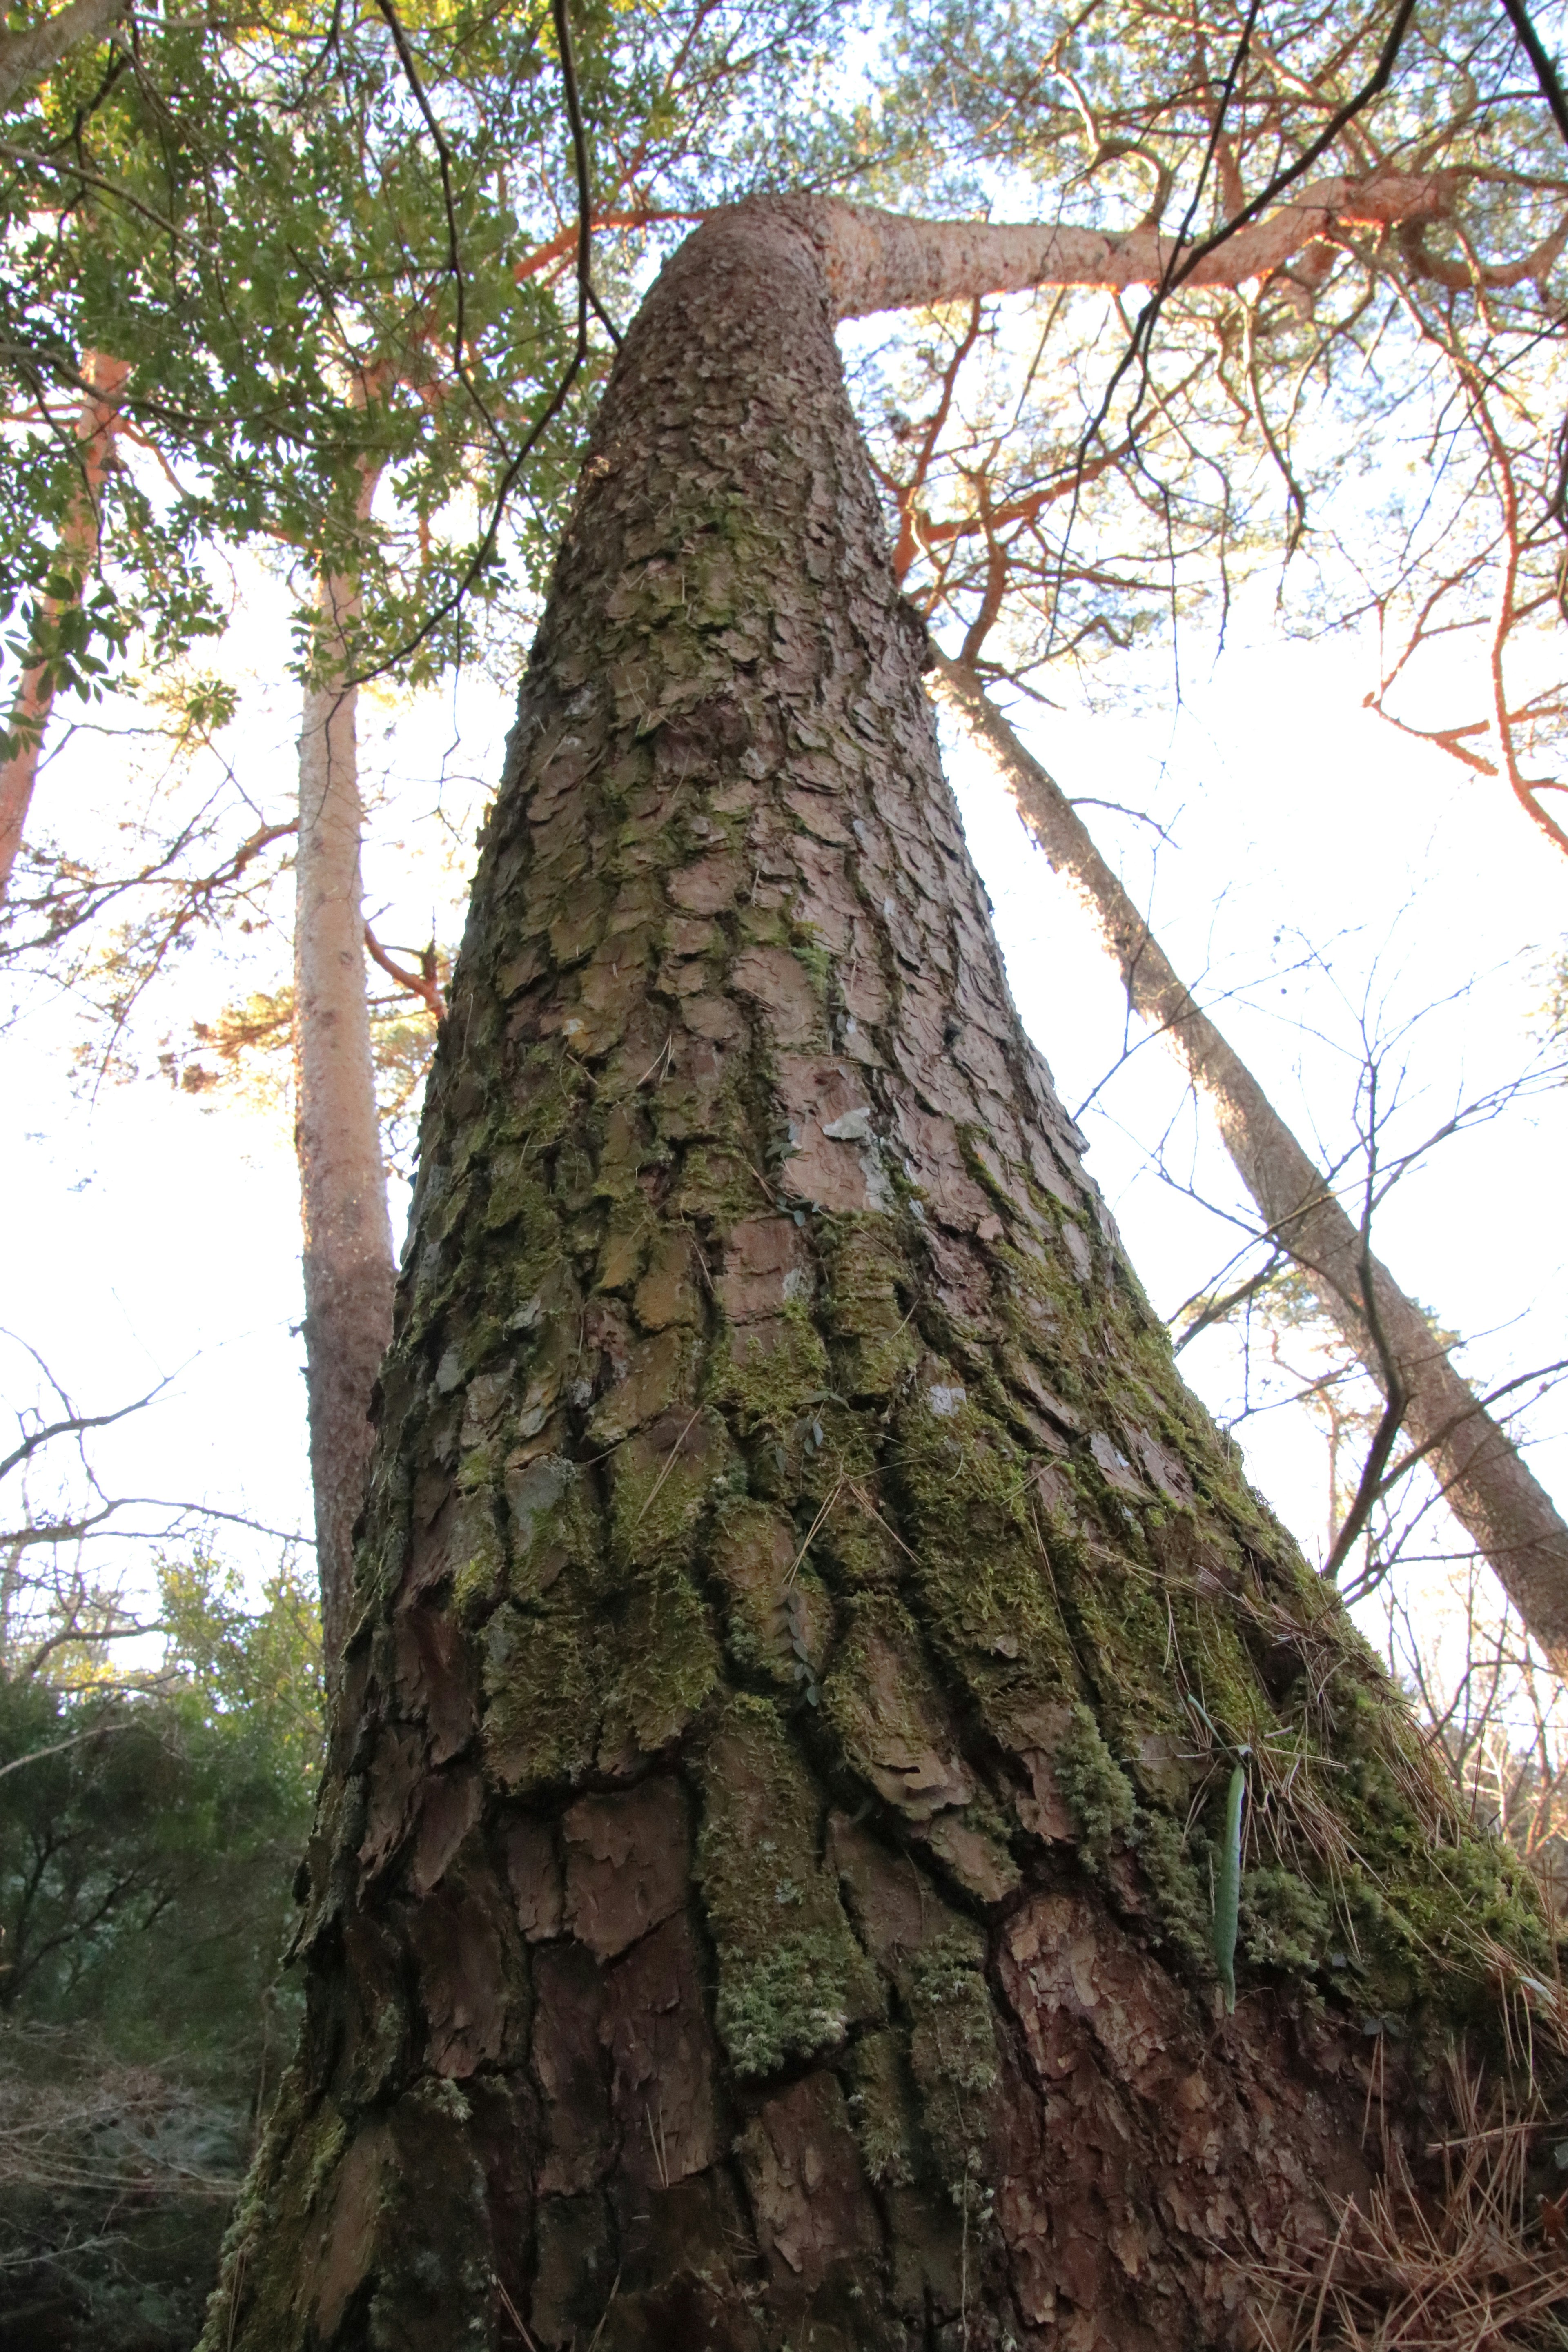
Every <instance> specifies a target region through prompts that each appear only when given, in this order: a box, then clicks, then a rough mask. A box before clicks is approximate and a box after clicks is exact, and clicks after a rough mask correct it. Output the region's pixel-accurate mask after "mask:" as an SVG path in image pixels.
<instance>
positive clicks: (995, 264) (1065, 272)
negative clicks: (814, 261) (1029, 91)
mask: <svg viewBox="0 0 1568 2352" xmlns="http://www.w3.org/2000/svg"><path fill="white" fill-rule="evenodd" d="M1455 184H1456V182H1455V175H1454V174H1453V173H1447V172H1430V173H1420V174H1410V173H1397V172H1382V173H1375V174H1373V175H1372V176H1371V177H1369V178H1366V179H1363V180H1356V179H1330V180H1316V181H1313V182H1312V183H1311V184H1310V186H1308V187H1305V188H1303V189H1302V190H1301V192H1300V195H1299V196H1298V197H1297V198H1296V199H1295V201H1294V202H1293V203H1291V204H1288V205H1280V206H1279V210H1278V211H1277V212H1274V213H1272V214H1271V215H1269V217H1268V219H1267V220H1261V221H1257V222H1255V223H1253V225H1252V226H1250V227H1248V228H1245V229H1240V230H1238V231H1237V234H1236V235H1235V236H1232V237H1228V238H1227V239H1226V242H1225V244H1224V245H1223V246H1220V247H1217V248H1216V249H1215V251H1214V252H1213V253H1211V254H1208V255H1206V256H1205V257H1204V258H1203V259H1202V260H1200V261H1199V263H1198V264H1197V266H1196V268H1194V270H1193V271H1192V273H1191V275H1190V276H1189V277H1187V278H1184V281H1183V282H1184V285H1186V286H1189V287H1202V286H1230V287H1234V286H1239V285H1241V284H1242V282H1243V281H1244V280H1245V279H1247V278H1261V277H1264V276H1266V275H1267V274H1268V271H1269V270H1271V269H1278V268H1280V266H1281V265H1282V264H1283V263H1284V262H1286V261H1289V259H1290V257H1291V256H1292V255H1293V254H1296V253H1299V252H1300V249H1301V247H1303V246H1305V245H1310V244H1311V242H1312V241H1313V239H1314V238H1316V237H1321V236H1327V235H1328V234H1329V233H1330V232H1331V230H1333V229H1336V228H1349V227H1363V228H1367V227H1369V228H1393V227H1397V226H1405V225H1407V224H1419V223H1423V222H1426V221H1434V220H1438V219H1441V218H1442V217H1443V216H1444V215H1446V214H1447V212H1448V211H1449V210H1450V209H1451V208H1452V205H1453V200H1454V190H1455ZM788 208H789V209H790V210H791V211H792V212H794V213H795V215H796V216H797V217H802V218H803V219H804V224H805V226H806V227H807V228H808V229H809V231H810V233H811V235H812V236H813V237H814V238H815V239H816V243H817V245H818V246H819V247H821V248H822V252H823V259H824V267H825V268H826V273H827V279H828V284H829V286H830V287H831V289H832V291H833V299H834V304H835V308H836V310H837V315H838V316H839V318H841V319H859V318H864V317H866V316H867V315H868V313H870V312H872V311H875V310H918V309H921V308H923V307H925V306H926V305H928V304H930V303H933V302H956V301H960V300H965V299H969V298H971V297H972V296H974V295H977V294H1011V293H1017V292H1019V291H1021V290H1022V289H1025V288H1026V287H1033V286H1101V287H1107V288H1121V287H1126V286H1153V285H1158V284H1159V283H1160V281H1161V279H1162V278H1163V276H1164V274H1165V272H1166V270H1167V269H1168V268H1170V267H1171V265H1172V263H1173V262H1177V263H1179V261H1180V257H1181V248H1180V246H1179V243H1178V241H1177V240H1176V239H1175V238H1173V237H1170V236H1162V235H1161V234H1160V232H1159V231H1158V230H1157V229H1154V228H1135V229H1130V230H1129V231H1128V232H1127V234H1126V235H1125V236H1114V235H1111V234H1109V233H1108V232H1106V231H1104V230H1101V229H1090V228H1058V227H1053V226H1050V225H1049V224H1042V225H1041V226H1038V227H1003V226H992V225H991V224H990V223H988V222H985V221H922V220H909V219H904V218H901V217H900V216H899V215H896V214H893V213H884V212H879V211H877V210H875V209H874V208H873V207H872V206H871V205H850V204H845V203H842V202H840V201H839V200H837V199H836V198H833V197H826V196H824V197H797V198H794V199H791V200H790V202H789V206H788Z"/></svg>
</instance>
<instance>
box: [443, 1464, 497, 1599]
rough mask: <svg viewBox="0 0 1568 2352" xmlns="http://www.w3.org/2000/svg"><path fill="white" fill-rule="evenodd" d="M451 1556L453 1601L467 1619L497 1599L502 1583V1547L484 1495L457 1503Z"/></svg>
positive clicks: (490, 1507)
mask: <svg viewBox="0 0 1568 2352" xmlns="http://www.w3.org/2000/svg"><path fill="white" fill-rule="evenodd" d="M453 1559H454V1561H455V1563H456V1564H455V1567H454V1569H453V1574H452V1599H453V1602H454V1604H455V1606H456V1607H457V1609H458V1612H459V1613H460V1614H461V1615H462V1616H464V1617H465V1618H468V1620H470V1621H471V1620H472V1619H473V1618H474V1617H476V1616H478V1615H480V1614H481V1613H482V1612H484V1611H485V1610H487V1609H489V1607H490V1605H491V1603H492V1602H494V1601H499V1600H500V1596H501V1593H502V1591H504V1590H505V1585H506V1546H505V1544H504V1543H503V1542H502V1540H501V1535H500V1528H498V1527H497V1525H496V1514H495V1510H494V1507H493V1505H492V1502H491V1499H490V1496H489V1495H488V1494H481V1495H470V1496H465V1497H464V1498H463V1500H462V1502H461V1503H460V1505H459V1507H458V1530H457V1535H456V1538H455V1540H454V1544H453Z"/></svg>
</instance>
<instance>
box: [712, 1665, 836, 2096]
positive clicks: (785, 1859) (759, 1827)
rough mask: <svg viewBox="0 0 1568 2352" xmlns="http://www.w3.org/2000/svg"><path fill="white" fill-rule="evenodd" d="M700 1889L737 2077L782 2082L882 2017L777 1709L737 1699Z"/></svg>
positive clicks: (715, 1759) (720, 1754) (723, 1742)
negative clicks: (854, 2026) (802, 2063)
mask: <svg viewBox="0 0 1568 2352" xmlns="http://www.w3.org/2000/svg"><path fill="white" fill-rule="evenodd" d="M701 1781H702V1801H703V1812H702V1826H701V1830H700V1833H699V1837H698V1846H697V1861H698V1877H699V1880H700V1885H701V1888H702V1899H703V1906H704V1908H705V1910H706V1912H707V1915H708V1922H709V1927H710V1932H711V1935H712V1937H713V1941H714V1944H715V1946H716V1947H717V1949H718V1955H719V1999H718V2005H717V2017H718V2023H719V2032H720V2035H721V2040H722V2041H723V2043H724V2046H725V2049H726V2050H727V2051H728V2053H729V2055H730V2059H731V2063H732V2064H733V2065H734V2067H735V2069H736V2071H737V2073H739V2074H745V2075H751V2076H756V2075H764V2074H773V2073H775V2072H776V2071H777V2070H778V2069H779V2067H781V2066H782V2065H784V2063H787V2062H788V2061H789V2060H791V2059H798V2058H808V2057H811V2056H813V2055H814V2054H816V2053H817V2052H819V2051H825V2050H832V2049H836V2048H837V2047H838V2045H839V2044H840V2043H841V2042H843V2040H844V2038H845V2034H846V2032H847V2029H848V2026H849V2024H850V2022H851V2021H853V2020H855V2019H864V2018H868V2017H872V2016H875V2015H876V2014H877V2013H878V2010H879V2002H878V1997H877V1991H876V1986H875V1982H874V1979H872V1976H871V1972H870V1969H869V1966H868V1962H867V1960H866V1957H865V1954H864V1953H863V1952H862V1951H861V1949H860V1947H859V1945H858V1943H857V1942H856V1940H855V1937H854V1935H853V1933H852V1931H851V1929H850V1927H849V1923H848V1921H847V1918H846V1917H845V1916H844V1912H843V1909H842V1907H841V1906H840V1904H839V1900H838V1892H837V1886H836V1885H835V1884H834V1881H833V1879H832V1878H831V1877H830V1875H829V1874H828V1873H827V1872H826V1871H825V1870H824V1869H823V1868H822V1866H821V1864H819V1863H818V1861H817V1858H816V1843H817V1817H818V1813H819V1811H820V1800H819V1798H818V1796H817V1793H816V1790H815V1788H814V1787H813V1786H812V1783H811V1781H810V1780H809V1778H808V1776H807V1774H806V1772H805V1767H804V1765H803V1764H802V1762H801V1759H800V1758H799V1756H798V1755H797V1753H796V1752H795V1747H794V1744H793V1742H792V1741H791V1739H790V1738H789V1735H788V1733H787V1731H786V1730H785V1728H784V1724H783V1722H782V1721H781V1719H780V1717H779V1715H778V1713H777V1711H776V1709H775V1708H774V1707H773V1705H772V1703H771V1702H770V1701H769V1700H766V1699H762V1698H752V1697H749V1696H737V1697H734V1698H731V1700H730V1702H729V1704H728V1705H727V1706H726V1707H725V1708H724V1710H723V1712H722V1714H721V1717H720V1718H719V1720H718V1722H717V1724H716V1725H715V1727H714V1730H713V1733H712V1735H711V1737H710V1739H709V1740H708V1743H707V1746H706V1748H705V1751H704V1754H703V1756H702V1759H701Z"/></svg>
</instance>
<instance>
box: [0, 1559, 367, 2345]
mask: <svg viewBox="0 0 1568 2352" xmlns="http://www.w3.org/2000/svg"><path fill="white" fill-rule="evenodd" d="M157 1580H158V1593H159V1601H160V1622H161V1625H162V1628H163V1654H162V1657H161V1659H159V1660H158V1662H157V1663H156V1664H155V1665H154V1666H153V1667H152V1668H151V1669H149V1670H148V1671H146V1672H142V1671H139V1670H138V1669H136V1668H134V1667H127V1666H125V1665H123V1664H120V1665H111V1664H110V1656H109V1654H107V1647H106V1644H105V1643H102V1642H101V1641H100V1642H99V1643H96V1644H95V1643H94V1641H93V1639H92V1636H91V1632H90V1629H89V1631H88V1633H86V1634H85V1635H83V1634H82V1633H80V1632H79V1630H78V1629H75V1628H71V1629H67V1630H68V1634H69V1638H68V1639H66V1640H64V1641H62V1642H61V1643H60V1644H59V1645H58V1648H56V1649H54V1650H52V1651H49V1652H48V1653H47V1655H46V1656H45V1657H44V1658H42V1659H41V1660H40V1659H38V1656H37V1643H36V1641H34V1642H32V1643H30V1646H29V1648H28V1651H27V1654H26V1659H24V1658H23V1657H22V1654H21V1652H20V1649H19V1647H16V1646H14V1648H13V1651H12V1654H11V1655H10V1656H8V1657H7V1658H6V1659H5V1662H4V1663H5V1665H6V1666H7V1667H8V1668H15V1667H16V1666H17V1665H21V1666H23V1668H24V1670H23V1671H10V1672H7V1674H6V1675H5V1676H4V1678H0V1954H3V1956H4V1957H3V1960H0V2216H3V2218H0V2332H3V2333H4V2335H5V2341H6V2342H7V2343H8V2344H13V2343H14V2344H16V2345H18V2346H21V2345H28V2344H37V2345H38V2346H52V2345H55V2344H61V2345H63V2344H71V2345H75V2346H92V2347H101V2352H110V2347H121V2346H124V2347H132V2346H137V2347H153V2346H163V2345H167V2346H168V2347H171V2352H173V2347H174V2346H176V2345H180V2344H183V2343H185V2342H188V2341H189V2340H190V2338H191V2336H193V2335H194V2334H195V2327H196V2326H197V2324H198V2322H199V2315H200V2311H201V2305H202V2302H203V2300H204V2298H205V2293H206V2290H207V2287H208V2286H209V2285H210V2283H211V2277H212V2273H213V2270H214V2268H215V2266H216V2249H217V2242H218V2238H219V2235H220V2233H221V2230H222V2226H223V2220H224V2215H225V2212H226V2207H227V2204H228V2202H229V2200H231V2198H232V2196H233V2193H234V2191H235V2189H236V2188H237V2184H238V2178H239V2175H240V2172H241V2170H242V2168H243V2164H244V2160H245V2157H246V2153H247V2146H248V2142H249V2137H250V2132H251V2126H252V2118H253V2116H254V2115H255V2113H256V2111H257V2107H258V2102H261V2101H264V2100H265V2098H266V2096H267V2093H268V2086H269V2085H270V2084H273V2083H275V2082H276V2079H277V2074H278V2070H279V2067H280V2065H281V2063H282V2059H283V2055H284V2053H285V2049H286V2045H287V2043H288V2042H289V2038H290V2036H291V2030H292V2022H293V2019H292V2011H293V2007H294V2003H293V2000H292V1997H291V1995H290V1994H289V1991H288V1990H286V1989H285V1988H283V1987H280V1986H279V1981H278V1972H279V1961H280V1955H281V1948H282V1942H283V1937H284V1932H285V1929H286V1927H287V1924H288V1920H289V1910H290V1905H289V1879H290V1875H291V1873H292V1871H293V1868H294V1865H295V1863H296V1860H297V1857H298V1854H299V1852H300V1847H301V1845H302V1843H303V1841H304V1836H305V1832H306V1828H307V1824H308V1822H309V1818H310V1804H311V1800H312V1794H313V1789H314V1782H315V1778H316V1774H317V1770H318V1768H319V1764H320V1759H321V1691H320V1629H319V1622H318V1617H317V1610H316V1604H315V1601H314V1599H313V1596H312V1593H311V1591H310V1585H309V1583H308V1582H307V1580H306V1579H305V1577H304V1575H303V1574H302V1573H301V1572H300V1570H297V1569H295V1568H292V1567H289V1566H285V1567H284V1568H283V1569H281V1570H279V1573H278V1574H277V1576H275V1577H274V1578H273V1579H272V1580H270V1582H269V1583H268V1586H267V1587H266V1589H265V1591H264V1592H263V1594H262V1597H261V1605H260V1607H259V1608H258V1609H255V1610H252V1609H248V1608H247V1606H246V1605H245V1601H244V1597H243V1594H242V1592H241V1590H240V1587H239V1584H238V1580H237V1578H236V1576H235V1575H234V1574H233V1572H232V1571H231V1570H226V1569H225V1568H224V1567H223V1566H222V1565H221V1563H219V1562H218V1561H217V1560H216V1559H214V1558H212V1557H211V1555H210V1554H207V1553H204V1552H201V1551H199V1550H198V1551H195V1552H192V1553H190V1554H188V1555H186V1556H184V1557H183V1558H173V1557H167V1558H164V1559H161V1560H160V1561H159V1562H158V1564H157ZM35 1630H36V1629H35ZM28 1660H31V1661H34V1662H35V1664H34V1671H32V1672H30V1673H29V1672H26V1670H25V1666H26V1663H27V1661H28Z"/></svg>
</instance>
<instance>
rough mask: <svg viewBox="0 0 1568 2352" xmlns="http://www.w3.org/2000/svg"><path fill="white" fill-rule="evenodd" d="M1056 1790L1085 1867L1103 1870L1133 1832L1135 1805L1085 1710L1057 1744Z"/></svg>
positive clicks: (1124, 1778)
mask: <svg viewBox="0 0 1568 2352" xmlns="http://www.w3.org/2000/svg"><path fill="white" fill-rule="evenodd" d="M1055 1764H1056V1775H1057V1785H1058V1788H1059V1789H1060V1790H1061V1792H1062V1795H1063V1796H1064V1797H1065V1798H1066V1800H1067V1802H1068V1806H1069V1807H1070V1808H1071V1811H1072V1815H1073V1819H1074V1820H1075V1821H1076V1822H1077V1823H1078V1830H1079V1839H1080V1841H1081V1850H1082V1853H1083V1856H1084V1859H1085V1861H1086V1862H1088V1863H1089V1865H1090V1867H1091V1868H1092V1869H1095V1870H1103V1869H1104V1867H1105V1865H1106V1863H1107V1862H1108V1861H1109V1860H1110V1853H1111V1850H1112V1848H1113V1847H1114V1846H1117V1845H1120V1844H1123V1843H1125V1842H1126V1840H1127V1839H1128V1837H1129V1836H1130V1834H1131V1830H1132V1823H1133V1818H1134V1814H1135V1811H1136V1800H1135V1798H1134V1796H1133V1793H1132V1783H1131V1780H1129V1779H1128V1777H1127V1775H1126V1773H1125V1772H1124V1771H1123V1770H1122V1769H1121V1765H1120V1764H1119V1763H1118V1762H1117V1761H1116V1759H1115V1757H1114V1756H1112V1754H1111V1752H1110V1748H1108V1747H1107V1746H1106V1744H1105V1741H1104V1740H1103V1738H1101V1737H1100V1726H1099V1724H1098V1723H1096V1721H1095V1719H1094V1717H1093V1716H1092V1715H1091V1714H1090V1713H1089V1709H1088V1707H1087V1706H1082V1705H1081V1704H1079V1705H1075V1706H1074V1707H1073V1709H1072V1720H1071V1722H1070V1723H1069V1724H1068V1728H1067V1729H1066V1731H1065V1732H1064V1733H1063V1734H1062V1736H1061V1738H1060V1739H1059V1740H1058V1743H1057V1751H1056V1758H1055Z"/></svg>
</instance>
